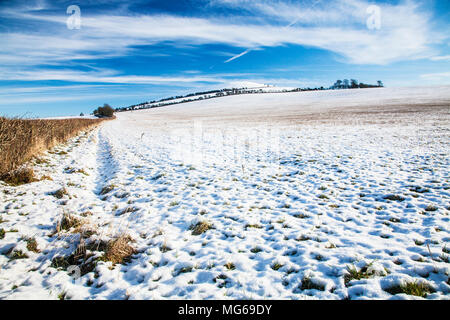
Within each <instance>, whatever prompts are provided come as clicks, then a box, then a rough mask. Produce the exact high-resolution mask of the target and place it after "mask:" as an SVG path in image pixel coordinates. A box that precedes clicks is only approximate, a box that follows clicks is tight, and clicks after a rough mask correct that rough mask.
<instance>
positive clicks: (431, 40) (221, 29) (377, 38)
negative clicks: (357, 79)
mask: <svg viewBox="0 0 450 320" xmlns="http://www.w3.org/2000/svg"><path fill="white" fill-rule="evenodd" d="M370 4H371V3H369V2H367V1H364V0H342V1H334V2H329V1H326V2H323V4H322V3H320V4H319V5H316V6H312V7H305V6H302V5H299V4H298V3H293V2H286V1H276V0H272V1H249V0H232V1H230V0H225V1H224V0H220V1H213V2H211V5H212V6H214V5H227V6H233V7H236V8H243V9H245V10H247V12H251V13H252V14H253V15H251V16H250V17H248V16H233V17H229V16H215V17H213V18H209V19H206V18H196V17H180V16H174V15H131V13H130V12H128V13H122V14H121V15H84V14H83V10H82V25H81V30H67V29H66V19H67V16H66V15H64V14H61V15H59V16H54V15H44V14H41V13H40V12H39V11H37V12H36V11H31V12H30V11H27V10H23V9H20V10H18V9H15V10H12V9H10V10H9V11H7V10H4V11H2V12H0V16H1V15H2V16H5V15H8V16H9V17H12V18H17V19H22V21H25V22H26V21H34V22H36V21H37V22H42V23H47V24H50V26H51V27H46V29H45V30H44V29H43V30H38V31H39V33H30V32H28V33H25V32H23V33H21V32H15V33H0V37H1V38H2V46H1V47H0V65H2V66H4V67H3V68H2V69H0V77H2V78H3V79H15V80H31V79H33V80H37V79H41V80H66V81H79V82H107V83H174V82H199V81H213V80H212V78H211V77H199V76H197V77H156V76H133V75H125V76H124V75H119V74H117V73H114V72H111V73H109V74H105V73H103V72H89V73H87V72H76V71H72V72H69V71H67V70H64V71H51V70H45V71H44V72H42V73H41V75H40V76H39V74H38V72H36V71H35V70H33V69H35V68H33V67H34V66H43V65H58V66H67V68H70V64H71V63H73V61H74V59H77V60H89V59H101V58H109V57H117V56H127V55H132V54H133V52H134V50H135V49H134V48H135V47H136V46H139V45H152V44H157V43H160V42H163V41H172V42H173V44H174V45H176V46H186V45H188V46H195V45H199V44H211V43H213V44H225V45H229V46H233V47H238V48H245V49H244V50H245V51H242V52H241V53H240V54H238V55H235V56H233V57H231V58H230V59H228V60H227V61H226V62H230V61H232V60H234V59H237V58H238V57H241V56H243V55H245V54H247V53H248V52H250V51H251V50H255V49H257V48H264V47H275V46H281V45H285V44H294V45H302V46H310V47H315V48H320V49H325V50H329V51H331V52H334V53H336V54H338V55H339V56H340V59H342V60H343V61H345V62H348V63H354V64H389V63H392V62H395V61H408V60H414V59H420V58H431V59H432V57H435V56H436V53H435V52H434V50H433V45H434V44H435V43H439V42H440V41H443V39H446V37H447V36H448V34H445V31H444V33H443V32H437V31H436V30H432V29H431V25H432V24H431V23H430V21H431V19H432V17H431V16H430V15H428V14H427V13H426V12H425V11H424V10H422V9H421V8H419V7H418V5H417V3H416V2H415V1H412V0H411V1H405V2H401V3H400V4H398V5H390V4H380V7H381V14H382V17H381V18H382V25H381V29H380V30H369V29H367V28H366V25H365V22H366V19H367V17H368V16H367V13H366V9H367V7H368V6H369V5H370ZM42 6H43V5H42V4H41V7H42ZM32 70H33V71H32ZM40 77H41V78H40ZM216 81H218V82H220V81H221V79H218V80H216Z"/></svg>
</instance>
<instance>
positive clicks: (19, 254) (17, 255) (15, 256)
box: [9, 250, 28, 260]
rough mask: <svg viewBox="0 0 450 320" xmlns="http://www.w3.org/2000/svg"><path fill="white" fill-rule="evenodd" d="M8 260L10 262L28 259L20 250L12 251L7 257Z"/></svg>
mask: <svg viewBox="0 0 450 320" xmlns="http://www.w3.org/2000/svg"><path fill="white" fill-rule="evenodd" d="M9 258H10V259H11V260H17V259H26V258H28V255H27V254H26V253H24V252H23V251H22V250H14V251H12V252H11V254H10V255H9Z"/></svg>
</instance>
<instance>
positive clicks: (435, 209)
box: [425, 204, 438, 212]
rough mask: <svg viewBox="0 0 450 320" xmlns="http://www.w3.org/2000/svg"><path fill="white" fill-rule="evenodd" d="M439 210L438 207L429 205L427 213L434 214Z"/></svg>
mask: <svg viewBox="0 0 450 320" xmlns="http://www.w3.org/2000/svg"><path fill="white" fill-rule="evenodd" d="M437 210H438V207H436V206H433V205H431V204H430V205H428V206H427V207H426V208H425V211H427V212H434V211H437Z"/></svg>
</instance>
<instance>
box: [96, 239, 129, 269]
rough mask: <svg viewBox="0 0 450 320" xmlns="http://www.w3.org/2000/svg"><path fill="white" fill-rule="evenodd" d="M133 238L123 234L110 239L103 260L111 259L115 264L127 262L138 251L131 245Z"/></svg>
mask: <svg viewBox="0 0 450 320" xmlns="http://www.w3.org/2000/svg"><path fill="white" fill-rule="evenodd" d="M132 241H133V240H132V239H131V237H130V236H127V235H121V236H119V237H117V238H115V239H112V240H110V241H108V243H107V245H106V249H105V255H104V256H103V260H106V261H111V262H112V263H113V264H116V263H123V262H126V261H127V260H129V259H130V258H131V256H132V255H133V254H134V253H135V252H136V251H135V250H134V248H133V247H132V246H131V245H130V242H132Z"/></svg>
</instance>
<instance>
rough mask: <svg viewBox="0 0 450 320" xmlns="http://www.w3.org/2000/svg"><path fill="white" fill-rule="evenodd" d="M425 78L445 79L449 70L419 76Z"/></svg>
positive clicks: (449, 74) (448, 76)
mask: <svg viewBox="0 0 450 320" xmlns="http://www.w3.org/2000/svg"><path fill="white" fill-rule="evenodd" d="M420 77H421V78H422V79H425V80H445V79H450V72H436V73H427V74H422V75H421V76H420Z"/></svg>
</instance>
